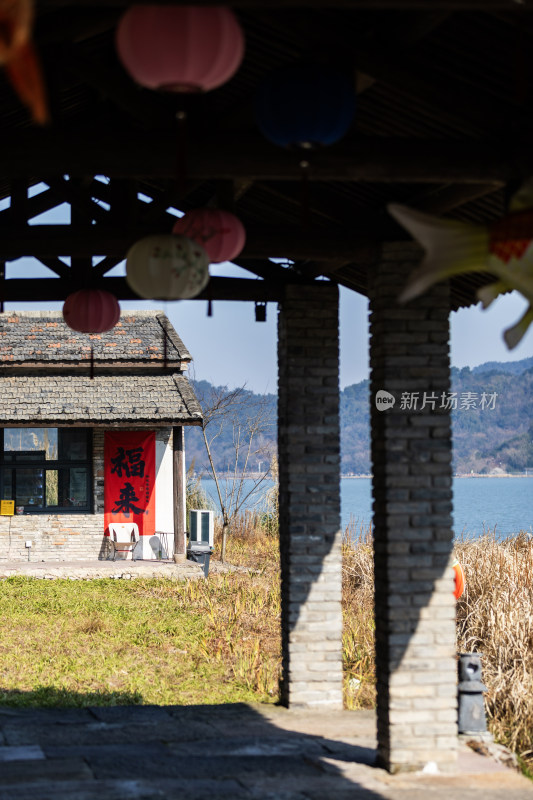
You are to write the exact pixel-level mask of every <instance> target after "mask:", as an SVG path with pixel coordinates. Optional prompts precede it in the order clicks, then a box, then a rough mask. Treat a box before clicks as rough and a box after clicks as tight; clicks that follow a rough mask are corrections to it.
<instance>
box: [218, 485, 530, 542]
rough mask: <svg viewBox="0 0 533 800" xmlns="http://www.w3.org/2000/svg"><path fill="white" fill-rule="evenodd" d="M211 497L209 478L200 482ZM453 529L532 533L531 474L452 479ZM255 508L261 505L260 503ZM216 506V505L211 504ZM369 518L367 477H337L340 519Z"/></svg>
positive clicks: (363, 520)
mask: <svg viewBox="0 0 533 800" xmlns="http://www.w3.org/2000/svg"><path fill="white" fill-rule="evenodd" d="M202 484H203V486H204V489H205V491H206V492H207V494H208V495H210V496H212V497H214V495H215V488H214V482H213V481H212V480H206V479H204V480H203V481H202ZM453 493H454V514H453V518H454V532H455V535H456V536H460V535H461V534H462V533H468V534H473V535H479V534H480V533H482V532H483V529H484V528H485V529H490V530H492V529H493V528H496V534H497V536H508V535H510V534H513V533H517V532H518V531H520V530H524V531H528V532H529V533H533V477H531V478H454V481H453ZM258 507H259V508H261V502H259V504H258ZM215 508H216V505H215ZM371 519H372V501H371V483H370V478H343V479H342V480H341V520H342V525H343V527H346V526H347V525H348V524H349V523H350V522H351V523H352V524H353V525H355V527H356V530H359V527H360V526H363V527H364V528H366V527H367V526H368V524H369V523H370V521H371Z"/></svg>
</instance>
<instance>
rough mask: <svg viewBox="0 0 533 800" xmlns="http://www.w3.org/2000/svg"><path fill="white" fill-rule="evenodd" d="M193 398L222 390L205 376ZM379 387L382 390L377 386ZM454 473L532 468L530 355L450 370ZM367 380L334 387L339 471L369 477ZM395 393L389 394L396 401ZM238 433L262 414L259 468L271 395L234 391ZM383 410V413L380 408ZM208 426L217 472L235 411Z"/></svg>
mask: <svg viewBox="0 0 533 800" xmlns="http://www.w3.org/2000/svg"><path fill="white" fill-rule="evenodd" d="M194 386H195V389H196V392H197V394H198V397H199V400H200V402H201V404H202V406H203V407H204V408H208V407H209V404H210V402H211V404H212V402H213V398H220V397H221V396H223V395H224V392H227V390H226V389H225V388H224V387H213V386H211V384H209V383H208V382H207V381H198V382H195V383H194ZM384 388H386V387H384ZM452 393H454V395H453V397H454V402H456V404H457V408H455V409H453V410H452V426H453V444H454V470H455V472H457V473H460V474H461V473H470V472H476V473H481V474H486V473H489V472H492V471H494V470H496V471H498V470H502V471H504V472H523V471H524V470H525V469H526V468H529V469H531V470H533V359H531V358H529V359H523V360H522V361H516V362H512V365H511V364H509V363H498V362H488V363H487V364H483V365H481V366H480V367H476V368H474V369H470V368H469V367H465V368H463V369H457V368H452ZM369 400H370V399H369V382H368V381H362V382H361V383H357V384H353V385H352V386H347V387H346V388H345V389H344V390H343V391H342V392H341V406H340V408H341V469H342V473H343V474H345V475H346V474H355V475H361V474H365V475H366V474H369V473H370V471H371V467H370V433H369ZM400 402H401V398H400V397H398V398H397V403H398V405H399V404H400ZM239 403H240V405H239V406H238V408H239V411H238V414H237V416H238V417H240V418H241V421H242V425H241V426H240V429H239V431H240V435H243V434H244V433H245V431H246V429H247V426H248V427H249V422H247V420H248V421H249V420H250V419H251V418H253V416H254V414H258V413H261V414H262V415H263V425H262V426H261V432H260V444H261V447H260V448H259V451H258V454H256V455H254V457H253V459H251V462H250V464H249V467H248V468H249V470H250V471H255V470H257V469H261V467H263V468H264V466H265V464H264V462H262V458H263V457H265V458H268V457H269V453H271V452H273V451H274V448H275V440H276V397H275V395H272V394H270V395H257V394H254V393H253V392H250V391H247V390H246V389H244V390H242V392H241V394H240V397H239ZM384 413H387V412H384ZM213 424H216V425H217V426H218V427H217V428H214V427H211V430H212V432H213V433H214V432H215V431H216V433H217V436H216V439H215V442H214V446H213V456H214V460H215V464H216V467H217V469H218V470H220V471H222V472H225V471H226V470H227V469H228V468H230V467H231V465H232V463H233V461H234V459H235V435H236V426H235V415H233V416H231V415H229V416H226V417H225V418H224V420H222V417H221V418H220V423H212V425H213ZM191 460H194V462H195V469H196V471H197V472H202V471H205V469H206V465H207V459H206V455H205V447H204V444H203V440H202V437H201V433H200V431H197V430H196V431H195V430H194V429H190V430H189V431H188V432H187V461H188V463H190V462H191Z"/></svg>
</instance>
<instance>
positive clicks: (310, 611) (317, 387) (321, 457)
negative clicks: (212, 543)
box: [278, 282, 342, 709]
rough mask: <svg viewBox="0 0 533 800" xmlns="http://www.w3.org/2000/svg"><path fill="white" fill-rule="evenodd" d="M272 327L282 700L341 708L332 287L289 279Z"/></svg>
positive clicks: (336, 354)
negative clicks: (275, 355) (276, 399)
mask: <svg viewBox="0 0 533 800" xmlns="http://www.w3.org/2000/svg"><path fill="white" fill-rule="evenodd" d="M278 335H279V339H278V373H279V386H278V391H279V404H278V448H279V486H280V497H279V518H280V551H281V624H282V653H283V667H282V669H283V674H282V684H281V695H282V702H284V703H285V704H286V705H288V706H289V707H291V708H321V707H323V708H325V709H326V708H327V709H333V708H342V611H341V539H340V536H341V534H340V472H339V470H340V444H339V333H338V289H337V287H336V286H335V285H332V284H329V283H326V282H321V283H320V284H319V285H316V286H308V287H302V286H290V287H287V289H286V290H285V294H284V299H283V301H282V303H281V306H280V312H279V328H278Z"/></svg>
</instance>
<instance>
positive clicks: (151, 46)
mask: <svg viewBox="0 0 533 800" xmlns="http://www.w3.org/2000/svg"><path fill="white" fill-rule="evenodd" d="M116 45H117V52H118V55H119V58H120V60H121V62H122V64H123V66H124V67H125V69H126V70H127V71H128V72H129V74H130V75H131V77H132V78H133V79H134V80H135V81H137V83H139V84H140V85H141V86H145V87H146V88H147V89H161V90H164V91H170V92H208V91H209V90H210V89H216V88H217V87H218V86H221V85H222V84H223V83H226V81H228V80H229V79H230V78H231V77H232V76H233V75H234V74H235V72H236V71H237V69H238V68H239V66H240V63H241V61H242V58H243V56H244V35H243V32H242V29H241V26H240V25H239V22H238V21H237V18H236V17H235V15H234V13H233V12H232V11H231V10H230V9H229V8H225V7H223V6H200V7H196V6H172V5H168V6H158V5H154V6H147V5H134V6H131V8H129V9H128V10H127V11H126V13H125V14H124V15H123V16H122V17H121V19H120V22H119V24H118V28H117V35H116Z"/></svg>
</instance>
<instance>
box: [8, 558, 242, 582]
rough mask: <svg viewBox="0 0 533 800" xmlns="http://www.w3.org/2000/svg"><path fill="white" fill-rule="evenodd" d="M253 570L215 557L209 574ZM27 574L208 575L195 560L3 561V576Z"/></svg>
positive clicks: (83, 576) (84, 576) (88, 576)
mask: <svg viewBox="0 0 533 800" xmlns="http://www.w3.org/2000/svg"><path fill="white" fill-rule="evenodd" d="M225 572H249V569H248V568H247V567H240V566H234V565H232V564H228V563H227V562H224V563H222V562H221V561H216V560H214V559H211V561H210V566H209V574H210V575H214V574H219V573H225ZM16 575H23V576H26V577H27V578H43V579H48V580H53V579H54V578H67V579H68V580H72V581H75V580H95V579H98V578H114V579H124V580H133V579H134V578H166V579H168V580H179V581H182V580H198V579H199V578H204V569H203V566H201V565H200V564H197V563H196V562H194V561H180V562H178V563H175V562H174V561H148V560H143V559H137V560H135V561H132V560H130V559H117V560H116V561H112V560H111V559H104V560H102V561H98V560H96V559H94V558H93V559H86V560H77V561H0V579H2V578H12V577H14V576H16Z"/></svg>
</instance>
